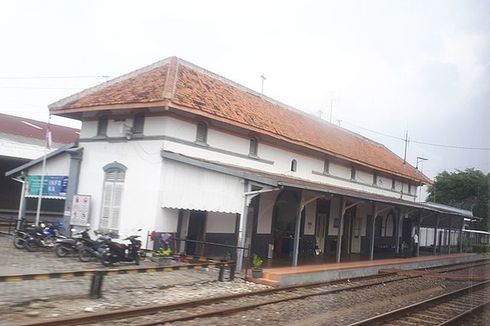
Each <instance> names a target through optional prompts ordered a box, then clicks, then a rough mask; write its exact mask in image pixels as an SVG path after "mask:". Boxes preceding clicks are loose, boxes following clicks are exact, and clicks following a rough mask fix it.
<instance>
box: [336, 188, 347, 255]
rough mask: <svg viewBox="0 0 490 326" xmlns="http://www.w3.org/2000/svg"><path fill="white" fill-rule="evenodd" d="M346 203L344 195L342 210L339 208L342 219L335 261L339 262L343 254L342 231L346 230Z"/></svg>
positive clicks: (341, 204) (341, 203)
mask: <svg viewBox="0 0 490 326" xmlns="http://www.w3.org/2000/svg"><path fill="white" fill-rule="evenodd" d="M345 204H346V203H345V198H344V196H342V198H341V200H340V210H339V215H340V216H339V218H340V221H339V229H338V232H337V254H336V258H335V261H336V262H337V263H340V258H341V255H342V233H343V231H344V230H343V229H344V214H345Z"/></svg>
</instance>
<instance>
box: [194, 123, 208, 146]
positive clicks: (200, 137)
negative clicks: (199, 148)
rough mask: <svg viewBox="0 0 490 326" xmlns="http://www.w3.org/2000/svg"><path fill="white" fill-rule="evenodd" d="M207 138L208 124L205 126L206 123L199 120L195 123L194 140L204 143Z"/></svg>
mask: <svg viewBox="0 0 490 326" xmlns="http://www.w3.org/2000/svg"><path fill="white" fill-rule="evenodd" d="M207 140H208V126H206V124H204V123H202V122H199V123H198V124H197V132H196V142H198V143H206V142H207Z"/></svg>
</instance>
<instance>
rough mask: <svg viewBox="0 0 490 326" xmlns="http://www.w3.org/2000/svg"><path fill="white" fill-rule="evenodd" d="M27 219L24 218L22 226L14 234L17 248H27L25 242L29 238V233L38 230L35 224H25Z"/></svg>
mask: <svg viewBox="0 0 490 326" xmlns="http://www.w3.org/2000/svg"><path fill="white" fill-rule="evenodd" d="M25 222H26V219H25V218H23V219H22V220H21V222H20V226H19V228H18V229H16V230H15V234H14V239H13V243H14V247H15V248H17V249H24V248H25V243H26V240H27V239H28V238H29V235H30V234H31V233H33V232H35V231H36V230H37V228H39V227H36V226H35V225H34V224H32V225H29V226H25Z"/></svg>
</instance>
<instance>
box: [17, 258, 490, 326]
mask: <svg viewBox="0 0 490 326" xmlns="http://www.w3.org/2000/svg"><path fill="white" fill-rule="evenodd" d="M486 264H488V262H476V263H471V264H455V265H451V266H444V267H435V268H432V269H431V270H433V271H437V270H441V272H444V273H447V272H451V271H457V270H462V269H469V268H474V267H478V266H482V265H486ZM462 265H464V266H462ZM416 277H421V276H398V275H396V274H395V273H392V274H379V275H375V276H370V277H363V278H359V279H355V280H352V281H347V282H346V281H345V280H343V281H334V282H329V283H320V284H310V285H303V286H290V287H284V288H274V289H266V290H261V291H256V292H252V293H240V294H234V295H227V296H221V297H214V298H207V299H204V300H193V301H188V302H182V303H176V304H170V305H168V304H167V305H154V306H145V307H138V308H130V309H125V310H117V311H110V312H100V313H94V314H90V315H86V314H85V315H79V316H72V317H66V318H63V319H60V318H58V319H56V320H45V321H40V322H34V323H28V324H23V325H24V326H40V325H45V326H58V325H64V326H65V325H66V326H70V325H83V324H90V323H95V322H97V323H101V322H103V321H111V324H112V323H120V324H121V325H126V322H123V320H126V321H127V324H128V325H129V324H131V325H133V324H134V325H140V326H143V325H145V326H149V325H159V324H165V323H172V322H177V321H187V320H192V319H196V318H205V317H211V316H220V315H228V314H233V313H236V312H240V311H247V310H251V309H254V308H258V307H261V306H264V305H268V304H274V303H280V302H286V301H291V300H299V299H305V298H308V297H312V296H321V295H329V294H335V293H338V292H342V291H356V290H362V289H363V288H367V287H372V286H377V285H385V284H388V283H391V282H398V281H403V280H407V279H412V278H416ZM333 286H335V287H333Z"/></svg>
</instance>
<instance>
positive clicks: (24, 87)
mask: <svg viewBox="0 0 490 326" xmlns="http://www.w3.org/2000/svg"><path fill="white" fill-rule="evenodd" d="M0 88H8V89H71V90H77V89H82V88H81V87H28V86H0Z"/></svg>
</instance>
